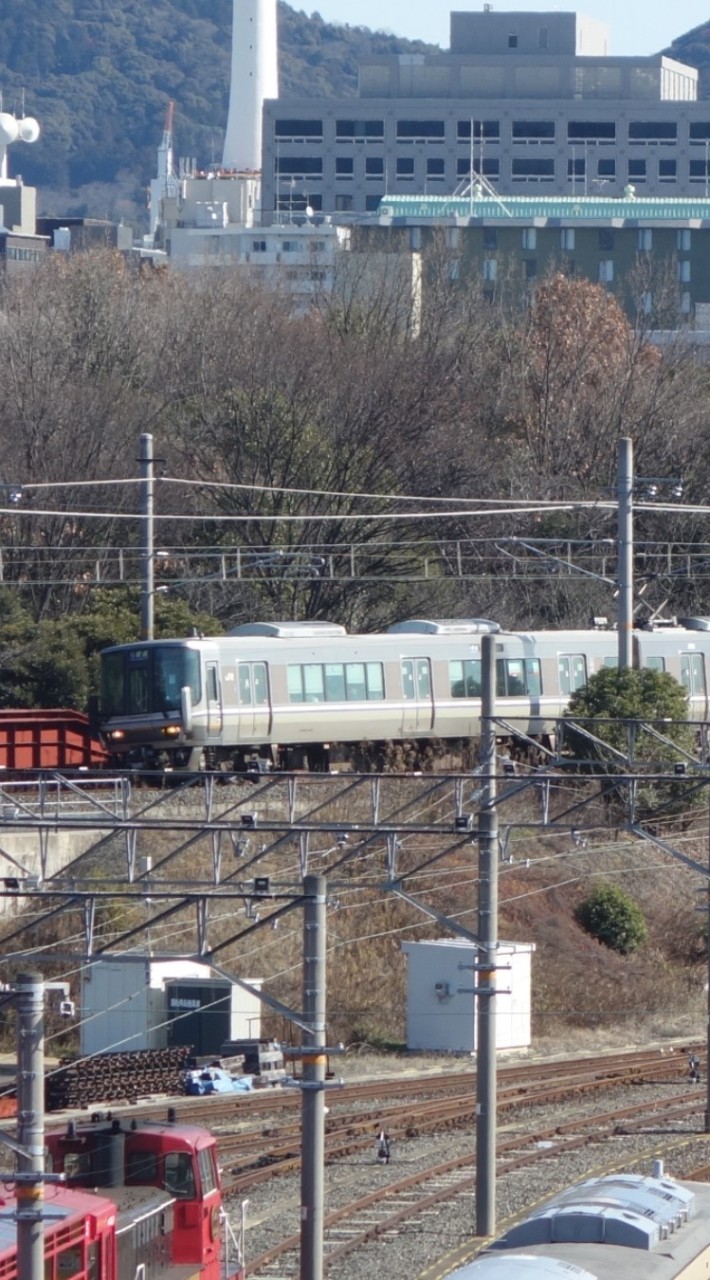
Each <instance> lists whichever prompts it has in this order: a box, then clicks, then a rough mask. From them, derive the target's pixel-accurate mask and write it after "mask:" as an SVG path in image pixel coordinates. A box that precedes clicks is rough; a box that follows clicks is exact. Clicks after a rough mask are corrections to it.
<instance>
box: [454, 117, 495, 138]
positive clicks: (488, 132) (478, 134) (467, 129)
mask: <svg viewBox="0 0 710 1280" xmlns="http://www.w3.org/2000/svg"><path fill="white" fill-rule="evenodd" d="M472 126H473V137H474V141H476V142H480V141H481V139H484V140H485V141H486V142H500V121H499V120H459V121H457V124H456V141H457V142H470V141H471V127H472Z"/></svg>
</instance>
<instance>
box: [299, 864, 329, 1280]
mask: <svg viewBox="0 0 710 1280" xmlns="http://www.w3.org/2000/svg"><path fill="white" fill-rule="evenodd" d="M303 893H304V898H305V903H304V913H303V1021H304V1031H303V1079H302V1081H301V1090H302V1093H301V1117H302V1119H301V1124H302V1133H303V1153H302V1157H301V1280H323V1216H324V1208H323V1206H324V1199H325V1194H324V1175H323V1167H324V1162H325V1074H326V1056H327V1055H326V1053H325V939H326V910H325V909H326V881H325V877H324V876H305V877H304V880H303Z"/></svg>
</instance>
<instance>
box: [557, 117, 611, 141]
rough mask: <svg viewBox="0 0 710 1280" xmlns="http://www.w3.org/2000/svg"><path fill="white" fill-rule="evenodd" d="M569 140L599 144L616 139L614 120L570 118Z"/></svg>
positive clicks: (568, 127) (568, 126)
mask: <svg viewBox="0 0 710 1280" xmlns="http://www.w3.org/2000/svg"><path fill="white" fill-rule="evenodd" d="M567 141H568V142H571V143H575V142H589V143H591V144H592V145H599V144H604V143H608V142H615V141H616V123H615V121H614V120H570V121H569V123H568V125H567Z"/></svg>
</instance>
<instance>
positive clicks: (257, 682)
mask: <svg viewBox="0 0 710 1280" xmlns="http://www.w3.org/2000/svg"><path fill="white" fill-rule="evenodd" d="M251 685H252V694H253V695H254V705H255V706H257V707H266V706H268V703H269V681H268V679H267V676H266V663H265V662H254V663H252V668H251Z"/></svg>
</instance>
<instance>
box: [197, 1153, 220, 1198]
mask: <svg viewBox="0 0 710 1280" xmlns="http://www.w3.org/2000/svg"><path fill="white" fill-rule="evenodd" d="M197 1162H198V1166H199V1170H200V1184H201V1188H202V1194H203V1196H206V1195H208V1194H209V1192H210V1191H215V1190H216V1189H217V1187H218V1186H219V1181H218V1177H217V1166H216V1164H215V1157H214V1148H213V1147H201V1148H200V1150H199V1151H198V1152H197Z"/></svg>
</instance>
